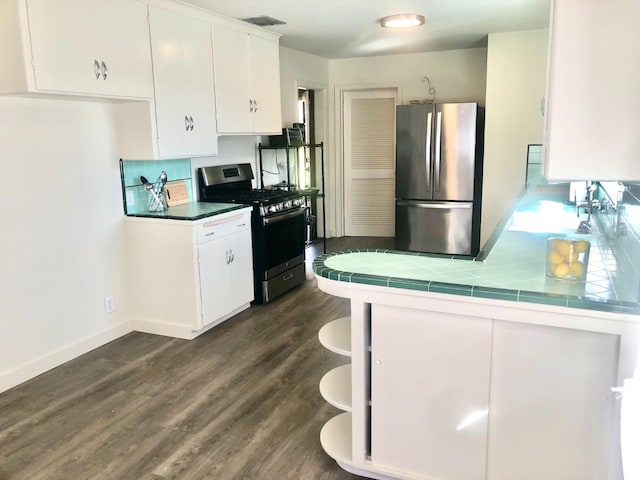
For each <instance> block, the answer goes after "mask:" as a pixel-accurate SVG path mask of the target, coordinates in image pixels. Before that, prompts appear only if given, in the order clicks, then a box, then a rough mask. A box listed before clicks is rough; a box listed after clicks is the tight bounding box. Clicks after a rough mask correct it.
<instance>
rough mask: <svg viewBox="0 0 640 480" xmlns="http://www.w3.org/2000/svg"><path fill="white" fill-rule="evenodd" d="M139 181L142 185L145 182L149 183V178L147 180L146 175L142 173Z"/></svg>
mask: <svg viewBox="0 0 640 480" xmlns="http://www.w3.org/2000/svg"><path fill="white" fill-rule="evenodd" d="M140 181H141V182H142V184H143V185H146V184H147V183H149V180H147V177H145V176H144V175H140Z"/></svg>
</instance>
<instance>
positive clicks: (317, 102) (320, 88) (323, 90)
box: [294, 80, 333, 237]
mask: <svg viewBox="0 0 640 480" xmlns="http://www.w3.org/2000/svg"><path fill="white" fill-rule="evenodd" d="M295 87H296V88H295V90H294V91H295V95H296V104H297V97H298V90H299V89H301V88H302V89H306V90H313V92H314V110H315V115H316V117H317V116H318V115H319V116H320V119H321V121H320V122H315V127H314V128H315V130H314V132H313V133H314V136H315V141H316V143H321V142H324V185H325V192H322V193H324V194H325V211H322V212H321V214H322V215H323V216H324V219H325V224H326V230H327V231H326V232H325V231H321V227H322V225H317V226H316V228H317V229H318V230H317V232H318V236H320V234H321V233H322V236H323V237H328V236H332V235H330V232H331V231H332V228H331V226H330V225H331V223H330V222H331V215H327V214H330V212H331V207H330V205H331V203H330V199H331V197H332V196H333V195H332V194H331V192H330V191H329V190H330V188H331V186H330V182H329V175H330V171H331V170H330V169H331V165H330V164H329V163H330V162H328V161H327V160H328V159H329V158H330V157H329V154H328V147H329V141H328V140H329V138H328V133H329V127H328V124H329V96H328V95H329V88H328V87H327V85H324V84H321V83H316V82H310V81H304V80H296V81H295ZM318 176H319V169H317V170H316V181H317V182H318V185H319V184H320V183H319V179H318ZM321 209H322V206H321V205H320V206H319V207H318V215H320V210H321ZM318 223H320V222H318Z"/></svg>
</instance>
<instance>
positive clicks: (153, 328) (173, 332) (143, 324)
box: [133, 303, 251, 340]
mask: <svg viewBox="0 0 640 480" xmlns="http://www.w3.org/2000/svg"><path fill="white" fill-rule="evenodd" d="M250 306H251V304H249V303H246V304H244V305H242V306H241V307H238V308H236V309H235V310H234V311H232V312H231V313H229V314H227V315H225V316H224V317H220V318H219V319H217V320H216V321H214V322H211V323H210V324H208V325H205V326H204V327H202V328H201V329H200V330H193V329H192V328H191V327H189V326H187V325H179V324H176V323H167V322H162V321H157V320H154V319H151V318H141V317H136V318H134V319H133V329H134V330H135V331H136V332H144V333H152V334H154V335H164V336H166V337H174V338H182V339H184V340H193V339H194V338H196V337H197V336H198V335H202V334H203V333H204V332H206V331H208V330H211V329H212V328H213V327H215V326H216V325H220V324H221V323H222V322H224V321H225V320H228V319H229V318H231V317H233V316H234V315H236V314H238V313H240V312H241V311H243V310H246V309H247V308H249V307H250Z"/></svg>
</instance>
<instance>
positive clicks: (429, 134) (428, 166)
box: [424, 112, 433, 188]
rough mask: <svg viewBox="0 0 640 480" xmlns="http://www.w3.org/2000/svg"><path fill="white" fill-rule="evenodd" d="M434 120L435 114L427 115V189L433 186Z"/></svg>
mask: <svg viewBox="0 0 640 480" xmlns="http://www.w3.org/2000/svg"><path fill="white" fill-rule="evenodd" d="M432 120H433V113H431V112H429V113H427V140H426V141H427V144H426V151H425V154H424V157H425V158H424V160H425V168H426V172H427V174H426V176H427V188H428V186H429V185H430V184H431V123H432Z"/></svg>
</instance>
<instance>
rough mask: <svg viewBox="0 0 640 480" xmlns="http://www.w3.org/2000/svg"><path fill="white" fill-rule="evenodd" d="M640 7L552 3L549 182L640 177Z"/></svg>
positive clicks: (590, 1)
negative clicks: (639, 156) (639, 82)
mask: <svg viewBox="0 0 640 480" xmlns="http://www.w3.org/2000/svg"><path fill="white" fill-rule="evenodd" d="M638 18H640V2H638V1H637V0H619V1H616V2H606V1H603V0H556V1H554V2H552V16H551V20H552V22H551V29H550V50H549V71H548V79H547V96H546V98H547V106H546V112H545V140H544V144H545V166H544V169H545V177H547V178H548V179H550V180H638V179H640V162H638V151H640V135H638V132H639V131H640V109H639V108H638V105H640V89H638V77H640V55H638V51H637V50H638V48H637V46H638V45H639V44H640V28H638Z"/></svg>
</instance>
